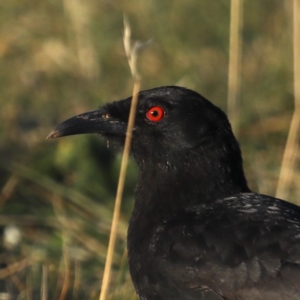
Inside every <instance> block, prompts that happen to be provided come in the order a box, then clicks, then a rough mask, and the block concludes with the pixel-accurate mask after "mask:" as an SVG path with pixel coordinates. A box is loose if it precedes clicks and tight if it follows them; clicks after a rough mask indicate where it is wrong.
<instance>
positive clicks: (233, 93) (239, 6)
mask: <svg viewBox="0 0 300 300" xmlns="http://www.w3.org/2000/svg"><path fill="white" fill-rule="evenodd" d="M242 16H243V0H231V10H230V45H229V66H228V97H227V110H228V117H229V119H230V122H231V126H232V129H233V132H234V133H235V135H238V132H239V118H238V116H239V113H238V99H239V96H240V76H241V74H240V73H241V72H240V71H241V44H242V35H241V31H242Z"/></svg>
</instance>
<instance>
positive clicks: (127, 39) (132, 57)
mask: <svg viewBox="0 0 300 300" xmlns="http://www.w3.org/2000/svg"><path fill="white" fill-rule="evenodd" d="M139 45H140V44H139V43H135V46H134V47H133V48H132V47H131V31H130V26H129V24H128V21H127V20H126V18H124V47H125V52H126V55H127V58H128V63H129V66H130V70H131V73H132V76H133V78H134V86H133V93H132V94H133V96H132V101H131V108H130V114H129V120H128V127H127V132H126V140H125V146H124V151H123V157H122V162H121V170H120V176H119V183H118V188H117V195H116V200H115V208H114V214H113V220H112V225H111V233H110V237H109V244H108V250H107V258H106V263H105V268H104V273H103V280H102V286H101V292H100V298H99V299H100V300H105V299H106V297H107V293H108V287H109V280H110V274H111V268H112V258H113V253H114V248H115V242H116V236H117V227H118V220H119V215H120V207H121V201H122V194H123V189H124V183H125V176H126V170H127V165H128V158H129V151H130V144H131V138H132V129H133V125H134V119H135V113H136V106H137V100H138V93H139V91H140V77H139V75H138V72H137V67H136V58H137V51H138V49H139Z"/></svg>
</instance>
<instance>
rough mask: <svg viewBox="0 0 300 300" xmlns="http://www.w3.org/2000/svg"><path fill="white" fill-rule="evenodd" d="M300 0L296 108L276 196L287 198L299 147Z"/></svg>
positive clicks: (299, 5)
mask: <svg viewBox="0 0 300 300" xmlns="http://www.w3.org/2000/svg"><path fill="white" fill-rule="evenodd" d="M299 18H300V0H294V2H293V48H294V49H293V50H294V102H295V110H294V114H293V117H292V121H291V125H290V130H289V134H288V139H287V143H286V146H285V150H284V154H283V159H282V165H281V170H280V174H279V180H278V185H277V191H276V197H278V198H283V199H286V198H287V197H288V192H289V188H290V186H291V183H292V181H293V177H294V165H295V163H296V160H297V153H298V149H299V124H300V28H299V27H300V21H299Z"/></svg>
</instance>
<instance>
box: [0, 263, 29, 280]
mask: <svg viewBox="0 0 300 300" xmlns="http://www.w3.org/2000/svg"><path fill="white" fill-rule="evenodd" d="M29 264H30V263H29V259H28V258H24V259H22V260H20V261H18V262H16V263H13V264H11V265H9V266H7V267H6V268H3V269H1V270H0V279H4V278H6V277H8V276H11V275H13V274H14V273H16V272H19V271H21V270H23V269H24V268H26V267H28V266H29Z"/></svg>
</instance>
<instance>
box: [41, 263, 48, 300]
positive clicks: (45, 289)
mask: <svg viewBox="0 0 300 300" xmlns="http://www.w3.org/2000/svg"><path fill="white" fill-rule="evenodd" d="M47 299H48V266H47V265H46V264H43V275H42V286H41V300H47Z"/></svg>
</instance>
